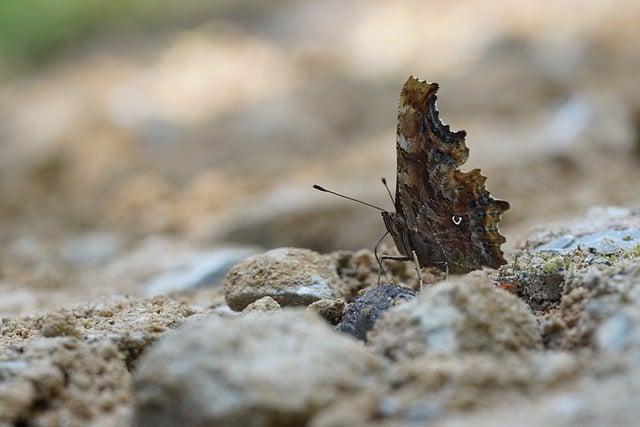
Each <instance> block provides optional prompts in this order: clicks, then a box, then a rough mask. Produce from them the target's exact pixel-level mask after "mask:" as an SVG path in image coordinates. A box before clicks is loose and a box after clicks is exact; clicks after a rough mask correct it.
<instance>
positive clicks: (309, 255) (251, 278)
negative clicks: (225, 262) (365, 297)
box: [224, 248, 340, 311]
mask: <svg viewBox="0 0 640 427" xmlns="http://www.w3.org/2000/svg"><path fill="white" fill-rule="evenodd" d="M339 282H340V277H339V276H338V273H337V271H336V267H335V265H334V264H333V263H332V262H331V259H330V258H329V257H327V256H323V255H320V254H318V253H316V252H313V251H310V250H306V249H295V248H281V249H274V250H272V251H269V252H267V253H265V254H262V255H256V256H253V257H250V258H248V259H247V260H245V261H243V262H241V263H239V264H237V265H235V266H234V267H233V268H232V269H231V271H229V273H228V274H227V277H226V278H225V281H224V291H225V292H224V293H225V298H226V300H227V304H228V305H229V307H231V308H232V309H233V310H236V311H241V310H243V309H244V308H245V307H246V306H247V305H249V304H251V303H252V302H254V301H256V300H258V299H260V298H262V297H266V296H269V297H271V298H273V299H274V300H276V301H277V302H278V304H280V305H281V306H291V305H294V306H295V305H309V304H311V303H313V302H315V301H318V300H321V299H326V298H333V297H334V295H335V289H336V288H337V286H338V284H339Z"/></svg>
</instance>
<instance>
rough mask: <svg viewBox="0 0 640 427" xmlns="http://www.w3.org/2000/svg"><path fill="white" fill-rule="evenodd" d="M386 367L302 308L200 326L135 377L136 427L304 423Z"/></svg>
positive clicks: (152, 356) (167, 344)
mask: <svg viewBox="0 0 640 427" xmlns="http://www.w3.org/2000/svg"><path fill="white" fill-rule="evenodd" d="M382 367H383V362H382V360H381V359H379V358H378V357H377V356H375V355H374V354H372V353H370V352H369V351H368V350H367V349H365V348H363V347H362V346H361V345H359V344H358V343H357V342H355V341H353V340H351V339H349V338H347V337H344V336H340V335H339V334H337V333H336V332H334V331H332V330H331V328H330V327H329V326H328V325H327V324H326V323H325V322H324V321H323V320H322V319H320V318H319V317H318V316H316V315H312V314H310V313H305V312H304V311H303V310H299V309H288V310H283V311H282V312H279V313H273V314H261V313H252V314H250V315H248V316H242V317H237V318H233V319H211V320H208V321H203V322H194V323H192V324H190V325H188V326H186V327H185V328H183V329H181V330H180V332H179V333H178V334H176V335H173V336H170V337H168V338H167V339H166V340H163V341H162V342H160V343H159V344H158V345H157V346H155V347H154V348H152V349H151V350H150V351H149V352H148V353H147V354H146V355H145V356H144V358H143V361H142V362H141V364H140V366H139V368H138V370H137V372H136V374H135V390H136V391H135V392H136V399H135V400H136V404H135V415H134V423H135V425H138V426H141V427H145V426H160V427H161V426H175V425H182V426H205V425H225V426H246V425H251V426H283V425H287V426H288V425H304V424H305V422H306V421H307V420H308V419H309V418H310V417H311V416H312V415H313V414H314V413H316V412H317V411H318V410H320V409H322V408H324V407H326V406H327V405H329V404H331V403H332V402H335V401H338V400H340V399H342V398H343V397H344V396H345V395H349V394H351V393H354V392H355V391H358V390H362V389H364V388H368V387H374V386H375V384H377V375H378V373H379V372H380V370H381V369H382Z"/></svg>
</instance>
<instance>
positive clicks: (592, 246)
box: [535, 228, 640, 255]
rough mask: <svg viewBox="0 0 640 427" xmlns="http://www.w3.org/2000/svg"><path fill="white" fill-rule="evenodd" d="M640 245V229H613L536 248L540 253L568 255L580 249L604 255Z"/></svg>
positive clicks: (561, 239)
mask: <svg viewBox="0 0 640 427" xmlns="http://www.w3.org/2000/svg"><path fill="white" fill-rule="evenodd" d="M638 245H640V228H626V229H622V230H617V229H612V230H604V231H597V232H593V233H588V234H584V235H581V236H578V237H575V236H572V235H564V236H562V237H559V238H557V239H554V240H552V241H550V242H548V243H545V244H543V245H540V246H538V247H536V248H535V251H538V252H555V253H559V254H567V253H570V252H573V251H574V250H576V249H578V248H580V249H582V250H585V251H587V250H588V251H591V252H595V253H599V254H602V255H611V254H614V253H616V252H620V251H628V250H632V249H634V248H636V247H638Z"/></svg>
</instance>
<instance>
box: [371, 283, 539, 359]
mask: <svg viewBox="0 0 640 427" xmlns="http://www.w3.org/2000/svg"><path fill="white" fill-rule="evenodd" d="M367 339H368V341H369V344H370V346H371V348H372V349H374V350H375V351H376V352H378V353H380V354H383V355H385V356H387V357H389V358H391V359H392V360H400V359H407V358H412V357H416V356H419V355H422V354H444V355H453V354H459V353H467V352H489V353H494V354H502V353H506V352H518V351H524V350H530V349H539V348H540V347H541V344H542V340H541V336H540V332H539V331H538V328H537V323H536V319H535V318H534V317H533V315H532V314H531V312H530V310H529V308H528V307H527V306H526V304H524V302H522V301H521V300H520V299H518V298H517V297H516V296H514V295H512V294H510V293H508V292H506V291H503V290H502V289H499V288H497V287H495V286H493V285H492V284H490V283H488V282H487V281H486V280H481V279H480V278H477V279H476V278H475V277H473V276H465V277H462V278H455V279H450V280H448V281H446V282H442V283H439V284H436V285H433V286H431V287H428V288H426V289H425V290H424V291H423V293H422V294H421V295H420V296H419V297H418V298H416V299H414V300H413V301H410V302H408V303H406V304H403V305H400V306H398V307H394V308H392V309H391V310H389V311H387V312H386V313H385V314H383V315H382V317H381V318H380V319H379V320H378V322H377V323H376V325H375V326H374V328H373V330H372V331H371V332H370V333H369V335H368V336H367Z"/></svg>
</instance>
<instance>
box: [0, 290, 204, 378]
mask: <svg viewBox="0 0 640 427" xmlns="http://www.w3.org/2000/svg"><path fill="white" fill-rule="evenodd" d="M195 313H196V312H195V311H194V309H193V308H192V307H190V306H188V305H186V304H183V303H181V302H178V301H174V300H171V299H168V298H166V297H156V298H153V299H148V300H147V299H134V298H130V297H121V296H114V297H110V298H102V299H99V300H97V301H94V302H91V303H88V304H80V305H77V306H75V307H73V308H70V309H61V310H59V311H57V312H53V313H49V314H43V315H38V316H27V317H22V318H17V319H12V320H10V319H3V320H2V323H1V324H0V351H1V350H2V349H3V347H5V346H9V345H10V343H11V344H15V343H16V342H20V341H23V340H26V339H30V338H35V337H38V336H40V335H41V336H44V337H59V336H75V337H79V338H82V339H84V340H85V341H86V342H89V343H91V342H98V341H110V342H113V343H114V344H115V345H116V346H117V347H118V349H119V350H120V352H122V354H123V355H124V356H125V359H126V361H127V364H128V365H129V366H131V367H132V366H133V365H134V364H135V362H136V360H137V358H138V356H139V355H140V354H141V353H142V352H143V351H144V350H145V349H146V348H147V347H148V346H149V345H150V344H152V343H153V342H155V341H156V340H157V339H158V337H160V336H161V335H163V334H164V333H165V332H166V331H167V330H169V329H171V328H175V327H177V326H178V325H180V324H181V323H182V322H183V321H184V320H185V319H187V318H188V317H190V316H192V315H194V314H195Z"/></svg>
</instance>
